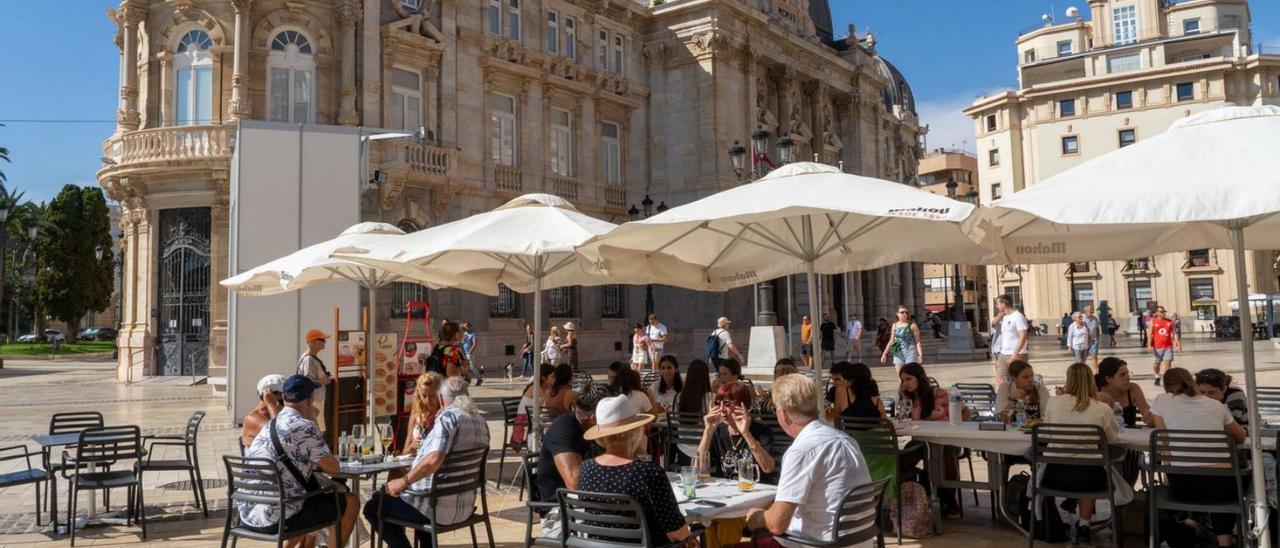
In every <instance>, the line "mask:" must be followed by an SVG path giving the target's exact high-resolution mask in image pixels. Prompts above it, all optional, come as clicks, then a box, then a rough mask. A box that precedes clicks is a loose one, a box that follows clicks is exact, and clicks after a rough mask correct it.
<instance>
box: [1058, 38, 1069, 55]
mask: <svg viewBox="0 0 1280 548" xmlns="http://www.w3.org/2000/svg"><path fill="white" fill-rule="evenodd" d="M1067 55H1071V40H1063V41H1061V42H1058V57H1064V56H1067Z"/></svg>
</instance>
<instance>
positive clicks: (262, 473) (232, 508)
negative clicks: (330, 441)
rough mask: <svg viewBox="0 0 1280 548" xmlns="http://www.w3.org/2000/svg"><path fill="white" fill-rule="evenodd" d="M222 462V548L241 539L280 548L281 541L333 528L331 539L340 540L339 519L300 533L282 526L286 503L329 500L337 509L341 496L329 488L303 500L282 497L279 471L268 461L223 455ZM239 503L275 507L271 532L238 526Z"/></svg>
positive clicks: (283, 495) (309, 494)
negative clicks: (224, 487) (224, 490)
mask: <svg viewBox="0 0 1280 548" xmlns="http://www.w3.org/2000/svg"><path fill="white" fill-rule="evenodd" d="M222 462H223V464H224V465H225V466H226V467H227V521H226V524H225V525H223V527H222V546H223V548H226V546H227V540H230V541H231V546H235V545H236V541H237V540H238V539H242V538H247V539H253V540H260V541H264V542H274V543H276V546H277V547H280V546H284V541H286V540H289V539H291V538H294V537H300V536H303V535H307V534H310V533H313V532H316V531H319V530H321V529H328V528H329V527H332V528H333V537H332V538H340V537H341V531H340V530H339V524H340V523H341V520H342V516H341V515H339V516H337V517H335V518H334V519H333V521H328V522H324V523H318V524H316V525H313V526H311V527H306V528H301V529H285V526H284V523H285V520H284V519H283V516H284V515H285V503H286V502H296V503H298V504H303V503H304V502H305V501H306V500H307V499H312V498H315V497H333V507H334V508H340V507H341V506H340V504H341V503H340V502H339V501H338V498H339V497H341V496H342V495H341V494H339V493H338V491H337V489H334V487H333V486H332V485H327V486H324V487H322V488H320V489H317V490H315V491H311V492H309V493H307V494H306V496H302V497H285V492H284V484H283V483H282V482H281V476H280V469H279V468H276V463H275V462H274V461H272V460H271V459H248V458H244V457H235V456H232V455H223V456H222ZM239 503H246V504H264V505H267V506H272V507H275V509H276V511H275V515H276V516H280V517H281V518H282V519H280V520H279V521H278V522H276V530H275V532H273V533H259V532H257V531H254V530H251V529H246V528H245V527H244V524H243V523H241V522H240V512H239V510H238V506H239Z"/></svg>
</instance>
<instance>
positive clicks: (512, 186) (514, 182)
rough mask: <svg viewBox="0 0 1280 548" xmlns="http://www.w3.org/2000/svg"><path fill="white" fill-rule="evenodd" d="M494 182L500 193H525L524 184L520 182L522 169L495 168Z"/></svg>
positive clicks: (513, 167) (509, 167)
mask: <svg viewBox="0 0 1280 548" xmlns="http://www.w3.org/2000/svg"><path fill="white" fill-rule="evenodd" d="M493 182H494V186H495V187H496V188H497V189H498V192H511V193H513V194H523V193H524V184H523V183H521V182H520V168H518V167H515V166H502V165H499V166H494V167H493Z"/></svg>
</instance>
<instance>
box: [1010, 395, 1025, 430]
mask: <svg viewBox="0 0 1280 548" xmlns="http://www.w3.org/2000/svg"><path fill="white" fill-rule="evenodd" d="M1025 424H1027V404H1026V403H1023V401H1022V400H1017V401H1015V402H1014V404H1013V425H1014V426H1017V427H1019V428H1021V427H1022V426H1023V425H1025Z"/></svg>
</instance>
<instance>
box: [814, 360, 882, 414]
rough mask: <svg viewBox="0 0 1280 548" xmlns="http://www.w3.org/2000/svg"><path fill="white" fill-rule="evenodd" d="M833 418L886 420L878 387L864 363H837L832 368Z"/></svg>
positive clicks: (830, 394)
mask: <svg viewBox="0 0 1280 548" xmlns="http://www.w3.org/2000/svg"><path fill="white" fill-rule="evenodd" d="M827 401H829V402H831V416H832V417H848V418H867V419H877V418H885V412H884V404H883V403H882V402H881V401H880V386H879V385H878V384H876V381H875V379H873V378H871V368H870V367H867V366H866V364H863V363H849V362H837V363H836V364H835V365H833V366H831V390H830V391H828V393H827Z"/></svg>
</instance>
